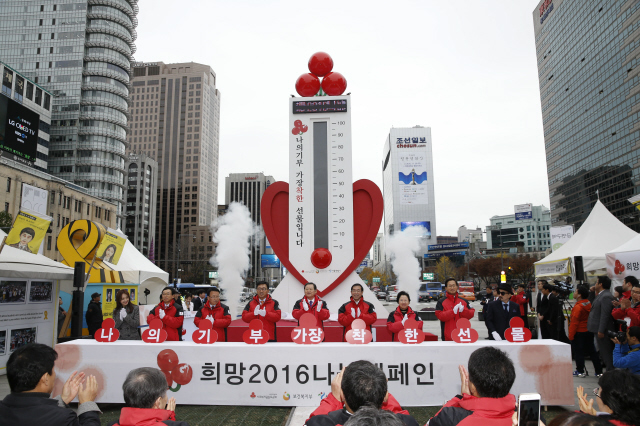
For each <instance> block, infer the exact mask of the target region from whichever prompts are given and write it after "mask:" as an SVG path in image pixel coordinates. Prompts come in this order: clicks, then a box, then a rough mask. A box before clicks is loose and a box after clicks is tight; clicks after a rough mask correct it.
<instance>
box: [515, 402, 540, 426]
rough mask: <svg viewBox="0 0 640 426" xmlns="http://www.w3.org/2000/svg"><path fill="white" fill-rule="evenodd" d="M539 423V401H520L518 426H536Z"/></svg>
mask: <svg viewBox="0 0 640 426" xmlns="http://www.w3.org/2000/svg"><path fill="white" fill-rule="evenodd" d="M539 421H540V400H539V399H530V400H520V406H519V409H518V426H538V422H539Z"/></svg>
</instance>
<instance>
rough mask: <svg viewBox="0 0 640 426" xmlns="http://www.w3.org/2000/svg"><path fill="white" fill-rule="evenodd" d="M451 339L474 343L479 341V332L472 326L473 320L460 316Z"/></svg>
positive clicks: (458, 341) (457, 341)
mask: <svg viewBox="0 0 640 426" xmlns="http://www.w3.org/2000/svg"><path fill="white" fill-rule="evenodd" d="M451 340H453V341H454V342H456V343H473V342H477V341H478V332H477V331H476V330H474V329H473V328H471V322H470V321H469V320H468V319H466V318H460V319H459V320H458V321H457V322H456V329H455V330H453V331H452V332H451Z"/></svg>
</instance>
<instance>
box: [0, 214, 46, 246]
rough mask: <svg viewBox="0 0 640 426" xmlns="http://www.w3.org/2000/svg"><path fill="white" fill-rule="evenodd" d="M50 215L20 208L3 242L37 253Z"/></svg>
mask: <svg viewBox="0 0 640 426" xmlns="http://www.w3.org/2000/svg"><path fill="white" fill-rule="evenodd" d="M50 223H51V217H49V216H43V215H41V214H39V213H35V212H32V211H31V210H20V212H18V215H17V216H16V220H15V221H14V222H13V226H12V227H11V230H10V231H9V234H8V235H7V240H6V241H5V244H6V245H8V246H9V247H14V248H17V249H18V250H23V251H26V252H29V253H33V254H37V253H38V250H39V249H40V244H42V240H44V236H45V234H46V233H47V229H49V224H50Z"/></svg>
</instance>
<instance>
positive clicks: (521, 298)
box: [511, 291, 529, 325]
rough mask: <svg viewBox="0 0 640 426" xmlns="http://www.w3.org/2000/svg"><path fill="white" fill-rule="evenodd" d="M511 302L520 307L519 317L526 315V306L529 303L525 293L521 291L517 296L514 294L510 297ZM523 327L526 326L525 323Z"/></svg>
mask: <svg viewBox="0 0 640 426" xmlns="http://www.w3.org/2000/svg"><path fill="white" fill-rule="evenodd" d="M511 301H512V302H516V303H517V304H518V305H520V316H521V317H524V316H525V315H527V304H528V303H529V299H528V298H527V292H526V291H521V292H520V293H518V294H514V295H513V296H511ZM525 325H526V322H525Z"/></svg>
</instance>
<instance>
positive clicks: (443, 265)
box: [435, 256, 456, 283]
mask: <svg viewBox="0 0 640 426" xmlns="http://www.w3.org/2000/svg"><path fill="white" fill-rule="evenodd" d="M455 275H456V266H455V265H454V264H453V262H452V261H451V259H449V258H448V257H447V256H442V257H441V258H440V259H438V262H437V263H436V276H435V278H436V281H439V282H441V283H444V281H445V280H446V279H447V278H449V277H453V276H455Z"/></svg>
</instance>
